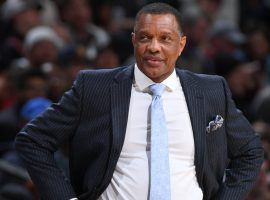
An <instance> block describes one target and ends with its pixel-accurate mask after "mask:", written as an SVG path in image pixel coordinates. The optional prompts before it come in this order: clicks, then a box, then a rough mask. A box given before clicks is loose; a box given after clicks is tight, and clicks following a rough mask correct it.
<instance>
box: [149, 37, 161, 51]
mask: <svg viewBox="0 0 270 200" xmlns="http://www.w3.org/2000/svg"><path fill="white" fill-rule="evenodd" d="M148 50H149V51H150V52H152V53H156V52H159V51H160V44H159V42H158V40H157V39H154V38H153V39H152V40H151V42H150V43H149V45H148Z"/></svg>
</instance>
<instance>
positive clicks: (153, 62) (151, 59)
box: [144, 56, 163, 67]
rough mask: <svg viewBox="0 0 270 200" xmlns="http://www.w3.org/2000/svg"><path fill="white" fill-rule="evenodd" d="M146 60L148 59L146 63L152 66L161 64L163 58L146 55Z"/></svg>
mask: <svg viewBox="0 0 270 200" xmlns="http://www.w3.org/2000/svg"><path fill="white" fill-rule="evenodd" d="M144 60H145V61H146V63H147V64H148V65H150V66H153V67H155V66H157V65H160V63H162V62H163V59H162V58H160V57H157V56H146V57H144Z"/></svg>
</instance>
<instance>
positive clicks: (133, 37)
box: [131, 32, 135, 46]
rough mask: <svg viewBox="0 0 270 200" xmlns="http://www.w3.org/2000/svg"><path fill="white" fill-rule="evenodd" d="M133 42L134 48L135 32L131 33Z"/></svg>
mask: <svg viewBox="0 0 270 200" xmlns="http://www.w3.org/2000/svg"><path fill="white" fill-rule="evenodd" d="M131 40H132V44H133V46H135V33H134V32H132V33H131Z"/></svg>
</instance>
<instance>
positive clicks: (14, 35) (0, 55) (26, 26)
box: [0, 0, 41, 70]
mask: <svg viewBox="0 0 270 200" xmlns="http://www.w3.org/2000/svg"><path fill="white" fill-rule="evenodd" d="M40 9H41V7H40V6H39V5H38V4H37V2H36V1H32V0H7V1H6V2H5V3H4V4H3V5H2V7H1V11H2V16H1V17H2V20H3V21H4V24H5V30H8V31H7V32H6V33H5V34H6V38H5V40H4V43H3V44H2V45H1V47H0V70H3V69H6V68H8V67H9V65H10V64H11V62H12V61H13V59H16V58H20V57H22V56H23V41H24V37H25V35H26V34H27V32H28V31H29V30H30V29H31V28H33V27H35V26H38V25H40V24H41V21H40V13H39V11H40ZM7 33H8V34H7Z"/></svg>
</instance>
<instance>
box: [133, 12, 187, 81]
mask: <svg viewBox="0 0 270 200" xmlns="http://www.w3.org/2000/svg"><path fill="white" fill-rule="evenodd" d="M132 43H133V46H134V53H135V58H136V62H137V65H138V67H139V69H140V70H141V71H142V72H143V73H144V74H145V75H146V76H147V77H149V78H150V79H152V80H153V81H154V82H162V81H163V80H164V79H166V78H167V77H168V76H169V75H170V74H171V73H172V72H173V70H174V67H175V62H176V60H177V58H178V56H179V55H180V54H181V52H182V50H183V49H184V46H185V44H186V37H184V36H182V37H181V36H180V30H179V27H178V23H177V21H176V18H175V17H174V15H172V14H142V15H141V16H140V17H139V19H138V22H137V23H136V25H135V31H134V33H132Z"/></svg>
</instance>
